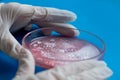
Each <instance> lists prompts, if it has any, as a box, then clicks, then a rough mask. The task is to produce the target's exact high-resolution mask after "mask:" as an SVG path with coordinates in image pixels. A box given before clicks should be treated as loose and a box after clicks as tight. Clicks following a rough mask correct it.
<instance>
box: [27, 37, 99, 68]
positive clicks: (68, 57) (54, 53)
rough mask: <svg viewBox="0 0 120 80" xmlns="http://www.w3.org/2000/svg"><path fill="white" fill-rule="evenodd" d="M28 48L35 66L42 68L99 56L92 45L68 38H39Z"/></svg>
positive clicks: (97, 50) (96, 49)
mask: <svg viewBox="0 0 120 80" xmlns="http://www.w3.org/2000/svg"><path fill="white" fill-rule="evenodd" d="M28 46H29V48H30V50H31V52H32V53H33V56H34V58H35V61H36V64H37V65H38V66H41V67H44V68H51V67H54V66H57V65H63V64H67V63H69V62H74V61H80V60H85V59H90V58H93V57H95V56H97V55H99V54H100V51H99V49H98V48H97V47H96V46H94V45H93V44H91V43H89V42H87V41H84V40H81V39H77V38H69V37H53V36H49V37H39V38H35V39H33V40H32V41H31V42H30V43H29V45H28ZM95 59H97V58H95Z"/></svg>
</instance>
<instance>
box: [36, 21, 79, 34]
mask: <svg viewBox="0 0 120 80" xmlns="http://www.w3.org/2000/svg"><path fill="white" fill-rule="evenodd" d="M35 24H37V25H38V26H40V27H44V28H48V29H46V30H44V31H43V32H44V34H47V35H50V33H51V31H56V32H58V33H60V34H63V35H66V36H78V35H79V33H80V32H79V30H78V29H76V28H75V27H74V26H73V25H71V24H66V23H46V22H44V23H43V22H42V23H40V22H35ZM50 29H51V30H50Z"/></svg>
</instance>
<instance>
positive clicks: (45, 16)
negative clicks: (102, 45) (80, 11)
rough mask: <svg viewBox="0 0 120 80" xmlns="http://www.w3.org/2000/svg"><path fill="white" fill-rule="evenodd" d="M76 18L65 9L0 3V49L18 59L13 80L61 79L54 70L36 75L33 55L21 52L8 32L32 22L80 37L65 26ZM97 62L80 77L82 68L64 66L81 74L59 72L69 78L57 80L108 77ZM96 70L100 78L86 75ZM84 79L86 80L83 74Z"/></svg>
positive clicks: (25, 50)
mask: <svg viewBox="0 0 120 80" xmlns="http://www.w3.org/2000/svg"><path fill="white" fill-rule="evenodd" d="M75 18H76V15H75V14H74V13H72V12H70V11H66V10H59V9H55V8H43V7H37V6H31V5H23V4H19V3H8V4H4V3H1V4H0V50H2V51H3V52H5V53H6V54H8V55H9V56H11V57H13V58H16V59H18V61H19V68H18V71H17V73H16V76H15V78H14V80H43V79H42V78H41V77H44V78H45V79H44V80H59V78H61V77H60V76H59V75H58V76H56V75H55V74H53V73H51V71H53V72H54V71H55V70H56V68H55V69H52V70H49V71H45V72H43V73H38V74H37V75H36V76H35V75H34V68H35V62H34V59H33V56H32V54H31V53H30V52H29V51H28V50H27V49H24V48H23V47H22V46H21V45H20V44H19V43H18V42H17V40H16V39H15V38H14V37H13V36H12V34H11V33H10V32H11V31H17V30H19V29H21V28H23V27H25V26H28V25H29V24H32V23H34V24H37V25H39V26H41V27H51V28H53V29H54V30H55V31H57V32H59V33H61V34H64V35H67V36H76V35H78V34H79V32H78V31H77V30H73V29H70V28H75V27H74V26H72V25H70V24H67V22H69V21H74V20H75ZM44 32H45V34H46V35H49V34H50V32H49V31H44ZM87 62H89V61H86V62H85V63H84V64H85V65H87ZM99 63H100V62H98V61H96V63H94V62H91V64H92V65H94V64H95V66H94V69H92V68H88V70H87V71H84V72H83V73H82V74H81V69H82V67H81V68H78V66H79V65H80V64H81V63H76V64H75V65H76V66H73V65H74V64H73V65H70V66H66V67H64V68H65V70H66V69H67V68H68V69H70V70H71V69H72V68H74V70H73V71H78V72H77V73H80V75H79V74H78V75H76V74H77V73H73V72H68V71H65V72H62V74H63V75H64V76H66V75H65V74H70V75H68V76H67V77H66V78H62V79H60V80H70V79H72V80H77V79H76V78H82V76H83V75H84V74H88V78H89V79H88V78H87V79H86V78H83V80H99V79H101V78H100V77H103V78H102V79H105V78H107V77H109V76H110V75H111V71H110V70H109V69H108V68H107V67H106V66H102V67H99V66H96V65H97V64H99ZM100 64H101V63H100ZM81 66H82V65H81ZM89 66H90V65H89ZM69 67H70V68H69ZM86 67H87V66H86ZM58 69H60V70H62V69H63V68H62V67H59V68H58ZM96 70H97V71H96ZM102 70H103V73H104V71H105V70H106V71H108V73H110V74H108V73H107V74H106V73H104V76H101V75H100V74H99V72H101V71H102ZM95 71H96V73H97V74H98V76H99V75H100V77H97V79H93V77H92V76H93V75H89V74H91V73H95ZM55 72H56V71H55ZM44 74H45V75H44ZM56 74H57V73H56ZM58 74H59V73H58ZM43 75H44V76H43ZM46 75H51V76H52V77H53V78H54V79H50V77H49V76H48V78H49V79H48V78H46ZM71 75H72V76H71ZM83 77H85V75H84V76H83Z"/></svg>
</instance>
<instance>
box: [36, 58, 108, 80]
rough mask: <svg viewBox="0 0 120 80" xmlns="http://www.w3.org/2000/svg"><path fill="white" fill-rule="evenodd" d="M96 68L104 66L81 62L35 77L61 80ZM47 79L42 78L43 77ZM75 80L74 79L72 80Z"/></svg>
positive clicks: (97, 62)
mask: <svg viewBox="0 0 120 80" xmlns="http://www.w3.org/2000/svg"><path fill="white" fill-rule="evenodd" d="M98 66H106V64H105V63H104V62H101V61H100V62H99V61H91V60H90V61H81V62H77V63H72V64H68V65H64V66H58V67H55V68H53V69H50V70H48V71H44V72H41V73H37V74H36V76H37V77H38V78H39V79H42V80H63V79H65V78H66V77H67V76H71V75H74V74H77V73H81V72H83V71H86V70H90V69H93V68H95V67H98ZM45 75H46V76H47V77H44V76H45ZM73 80H75V79H73Z"/></svg>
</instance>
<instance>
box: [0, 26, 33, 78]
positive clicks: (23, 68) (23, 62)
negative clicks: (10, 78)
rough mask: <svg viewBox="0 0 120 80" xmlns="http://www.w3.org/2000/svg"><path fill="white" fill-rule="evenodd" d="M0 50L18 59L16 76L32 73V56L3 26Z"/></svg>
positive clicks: (0, 33) (0, 34) (0, 30)
mask: <svg viewBox="0 0 120 80" xmlns="http://www.w3.org/2000/svg"><path fill="white" fill-rule="evenodd" d="M0 49H1V50H2V51H3V52H5V53H6V54H8V55H9V56H11V57H13V58H16V59H18V61H19V69H18V72H17V75H16V76H22V75H28V74H33V73H34V66H35V64H34V59H33V57H32V54H31V53H30V52H29V51H27V50H26V49H24V48H23V47H22V46H21V45H20V44H19V43H18V41H17V40H16V39H15V38H14V37H13V36H12V34H11V33H10V32H9V30H8V29H7V27H5V26H4V28H3V27H2V29H0Z"/></svg>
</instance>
